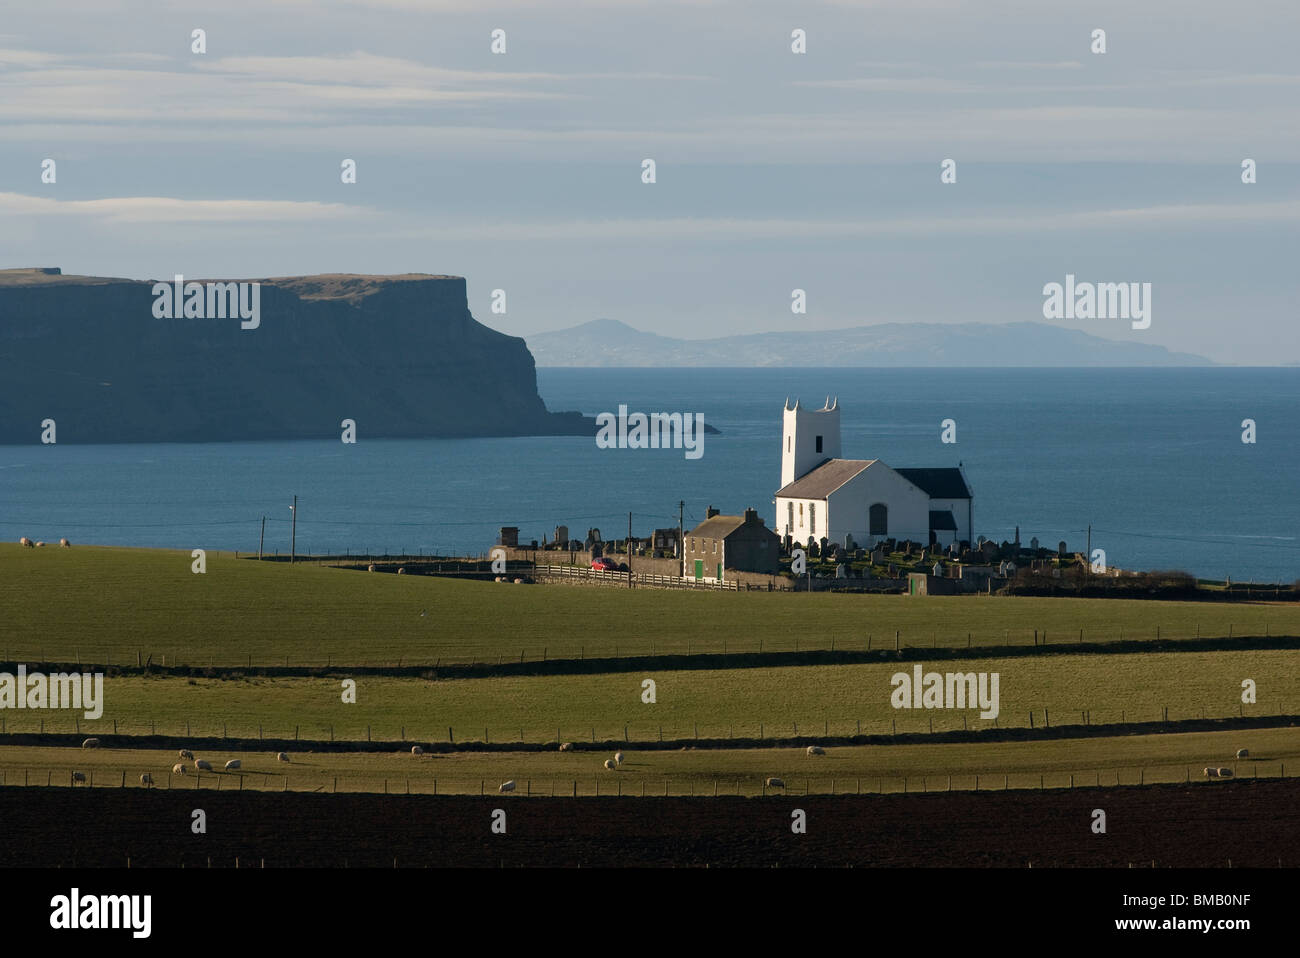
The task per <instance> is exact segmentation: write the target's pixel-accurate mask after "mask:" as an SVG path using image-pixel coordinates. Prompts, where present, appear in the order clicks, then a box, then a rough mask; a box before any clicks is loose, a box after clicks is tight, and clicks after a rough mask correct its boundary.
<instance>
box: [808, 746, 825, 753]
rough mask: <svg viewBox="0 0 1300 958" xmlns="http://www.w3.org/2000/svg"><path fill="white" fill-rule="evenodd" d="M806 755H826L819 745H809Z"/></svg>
mask: <svg viewBox="0 0 1300 958" xmlns="http://www.w3.org/2000/svg"><path fill="white" fill-rule="evenodd" d="M808 754H809V755H825V754H826V749H824V748H822V747H821V746H820V745H809V746H808Z"/></svg>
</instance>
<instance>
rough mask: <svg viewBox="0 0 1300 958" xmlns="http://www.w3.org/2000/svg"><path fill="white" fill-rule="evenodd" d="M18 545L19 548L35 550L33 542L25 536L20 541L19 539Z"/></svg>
mask: <svg viewBox="0 0 1300 958" xmlns="http://www.w3.org/2000/svg"><path fill="white" fill-rule="evenodd" d="M18 544H19V545H20V546H26V547H27V548H28V549H32V548H35V546H36V543H35V542H33V541H32V540H31V539H29V538H27V537H26V536H23V537H22V538H21V539H19V540H18Z"/></svg>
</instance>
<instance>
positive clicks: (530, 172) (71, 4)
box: [0, 0, 1300, 365]
mask: <svg viewBox="0 0 1300 958" xmlns="http://www.w3.org/2000/svg"><path fill="white" fill-rule="evenodd" d="M196 29H202V30H203V31H204V32H205V40H206V52H204V53H195V52H194V51H193V50H192V43H193V40H192V35H193V31H194V30H196ZM1098 29H1102V30H1104V31H1105V42H1106V52H1105V53H1094V52H1092V47H1093V46H1094V42H1095V41H1094V39H1093V31H1095V30H1098ZM494 30H501V31H504V38H505V52H504V53H493V51H492V44H493V36H492V34H493V31H494ZM795 30H803V31H804V32H805V35H806V52H805V53H795V52H793V51H792V49H791V47H792V43H793V41H792V31H795ZM1298 35H1300V4H1296V3H1294V2H1293V0H1276V2H1274V0H1234V2H1231V3H1228V2H1208V0H1144V2H1142V3H1133V2H1132V0H1122V2H1111V0H1095V2H1094V0H1090V2H1088V3H1075V2H1070V3H1065V2H1045V0H1023V2H1022V0H981V2H958V0H878V2H853V0H843V2H815V0H798V2H781V3H776V2H767V0H753V2H673V0H654V2H635V0H605V2H600V0H548V2H546V3H544V4H543V3H537V2H532V0H530V2H509V0H507V2H498V0H450V2H443V0H422V2H417V0H370V2H368V0H356V2H341V0H311V2H293V0H279V2H277V0H269V2H268V0H258V2H250V0H221V2H219V3H201V2H167V0H153V2H139V0H137V2H122V0H48V2H43V3H39V4H16V3H15V4H10V5H7V9H6V11H5V16H4V18H3V20H0V268H9V267H28V266H44V267H50V266H57V267H61V268H62V269H63V271H64V272H65V273H82V274H91V275H107V276H122V277H130V278H135V279H150V278H159V277H163V278H170V277H171V276H173V275H174V274H176V273H181V274H184V275H186V276H187V277H191V278H203V277H231V278H235V277H238V278H259V277H269V276H285V275H297V274H308V273H329V272H348V273H378V274H383V273H406V272H424V273H434V274H452V275H458V276H464V277H466V279H467V285H468V293H469V300H470V308H471V310H472V312H473V313H474V315H475V316H476V317H477V318H478V319H479V320H480V321H482V322H485V323H486V324H488V325H490V326H492V327H494V328H496V329H500V330H502V331H504V332H507V333H511V334H514V335H520V336H527V335H529V334H530V333H536V332H542V331H548V330H554V329H562V328H565V327H569V326H574V325H577V324H579V323H584V322H587V321H589V320H593V319H598V318H609V319H617V320H621V321H623V322H626V323H628V324H630V325H632V326H635V327H637V328H640V329H646V330H651V331H654V332H658V333H661V334H664V335H669V336H683V337H687V338H704V337H716V336H726V335H732V334H741V333H750V332H763V331H775V330H794V331H799V330H807V331H810V332H811V331H815V330H818V329H832V328H842V327H849V326H859V325H866V324H872V323H881V322H940V323H947V322H969V321H980V322H1023V321H1026V320H1029V321H1041V322H1047V321H1048V320H1045V319H1044V317H1043V303H1044V299H1045V297H1044V292H1043V287H1044V286H1045V285H1046V284H1048V283H1053V282H1056V283H1064V281H1065V277H1066V275H1067V274H1073V275H1074V276H1075V277H1076V281H1077V282H1095V283H1102V282H1136V283H1150V284H1151V289H1152V293H1151V323H1150V326H1149V328H1147V329H1140V330H1139V329H1133V328H1131V325H1130V323H1129V322H1128V321H1126V320H1123V319H1120V318H1113V317H1111V318H1103V319H1074V320H1065V319H1061V320H1051V322H1054V323H1057V324H1059V325H1062V326H1065V327H1069V328H1074V329H1080V330H1083V331H1085V332H1088V333H1092V334H1094V335H1099V336H1103V337H1106V338H1110V339H1117V340H1132V341H1140V342H1146V343H1154V344H1158V345H1163V346H1166V347H1168V348H1170V349H1173V350H1176V351H1181V352H1191V353H1197V354H1200V355H1204V356H1208V357H1210V358H1211V359H1213V360H1216V361H1219V362H1226V363H1239V364H1247V365H1271V364H1277V363H1296V362H1300V335H1297V333H1296V332H1295V329H1296V318H1297V317H1296V311H1297V298H1298V297H1297V279H1296V277H1297V275H1300V269H1298V268H1297V263H1296V258H1297V252H1300V242H1298V240H1300V235H1298V234H1300V229H1298V225H1300V186H1297V177H1298V176H1300V123H1297V118H1298V117H1297V114H1298V113H1300V59H1298V58H1297V56H1296V54H1295V49H1294V43H1295V38H1296V36H1298ZM46 159H53V160H54V161H55V164H56V166H55V174H56V181H55V182H54V183H44V182H42V163H43V161H44V160H46ZM345 159H352V160H354V161H355V163H356V182H355V183H343V182H342V177H341V164H342V163H343V161H344V160H345ZM646 159H653V160H654V161H655V179H656V181H655V182H654V183H652V184H649V183H644V182H643V181H642V179H643V161H644V160H646ZM947 159H951V160H953V161H954V162H955V164H956V182H953V183H943V182H941V176H940V174H941V164H942V163H943V161H944V160H947ZM1246 159H1252V160H1254V161H1255V166H1256V177H1257V181H1256V182H1255V183H1251V184H1247V183H1243V182H1242V162H1243V160H1246ZM495 289H502V290H505V292H506V306H505V308H506V311H505V313H504V314H494V313H492V311H491V308H490V304H491V300H492V292H493V290H495ZM795 289H802V290H804V291H805V293H806V301H807V312H806V313H802V314H795V313H793V312H792V311H791V294H792V291H793V290H795ZM0 319H2V317H0Z"/></svg>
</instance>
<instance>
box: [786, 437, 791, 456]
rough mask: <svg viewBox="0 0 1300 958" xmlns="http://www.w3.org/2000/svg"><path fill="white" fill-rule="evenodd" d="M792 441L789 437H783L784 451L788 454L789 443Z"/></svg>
mask: <svg viewBox="0 0 1300 958" xmlns="http://www.w3.org/2000/svg"><path fill="white" fill-rule="evenodd" d="M792 441H793V440H792V439H791V438H790V437H789V436H786V437H785V451H786V452H789V451H790V443H791V442H792Z"/></svg>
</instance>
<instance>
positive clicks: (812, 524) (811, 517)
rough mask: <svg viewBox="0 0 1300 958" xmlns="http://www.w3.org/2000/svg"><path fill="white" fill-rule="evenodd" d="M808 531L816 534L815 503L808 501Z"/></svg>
mask: <svg viewBox="0 0 1300 958" xmlns="http://www.w3.org/2000/svg"><path fill="white" fill-rule="evenodd" d="M808 531H809V532H811V533H812V534H813V535H816V534H817V503H815V502H810V503H808Z"/></svg>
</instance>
